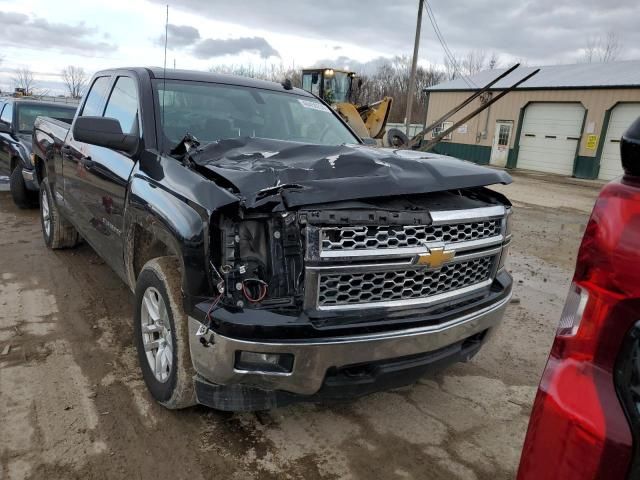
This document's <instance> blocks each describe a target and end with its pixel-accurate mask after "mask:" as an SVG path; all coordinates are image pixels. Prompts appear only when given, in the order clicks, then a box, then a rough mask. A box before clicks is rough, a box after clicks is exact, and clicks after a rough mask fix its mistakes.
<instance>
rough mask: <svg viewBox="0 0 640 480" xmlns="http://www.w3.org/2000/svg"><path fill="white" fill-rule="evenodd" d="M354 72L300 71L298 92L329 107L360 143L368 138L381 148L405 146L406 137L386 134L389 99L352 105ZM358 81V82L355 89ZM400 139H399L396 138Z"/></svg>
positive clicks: (332, 70) (317, 69)
mask: <svg viewBox="0 0 640 480" xmlns="http://www.w3.org/2000/svg"><path fill="white" fill-rule="evenodd" d="M355 79H356V74H355V72H350V71H348V70H340V69H336V68H313V69H305V70H303V71H302V88H303V90H306V91H308V92H311V93H313V94H314V95H317V96H318V97H320V98H322V99H323V100H324V101H325V102H327V103H328V104H330V105H331V106H332V107H333V108H334V109H335V110H336V111H337V112H338V113H339V114H340V116H341V117H342V118H343V119H344V120H345V121H346V122H347V123H348V124H349V126H350V127H351V128H352V129H353V131H354V132H356V134H358V136H359V137H360V138H362V139H364V140H366V139H368V138H370V139H373V140H375V142H376V143H377V144H378V145H381V146H401V144H403V143H406V142H408V139H407V138H406V136H405V135H404V134H403V133H402V132H399V131H396V129H393V130H394V131H393V132H390V133H392V135H388V134H386V133H387V132H386V129H385V127H386V125H387V119H388V118H389V113H390V112H391V105H392V103H393V99H392V98H391V97H384V98H383V99H382V100H379V101H377V102H374V103H370V104H368V105H356V104H354V103H352V97H353V87H354V84H353V82H354V80H355ZM361 85H362V80H361V79H358V86H361ZM399 136H400V137H403V138H399Z"/></svg>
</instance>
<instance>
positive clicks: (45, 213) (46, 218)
mask: <svg viewBox="0 0 640 480" xmlns="http://www.w3.org/2000/svg"><path fill="white" fill-rule="evenodd" d="M43 190H44V189H43ZM42 226H43V227H44V233H45V234H46V235H47V237H48V236H49V233H50V232H51V210H50V209H49V199H48V198H47V193H46V192H44V191H43V192H42Z"/></svg>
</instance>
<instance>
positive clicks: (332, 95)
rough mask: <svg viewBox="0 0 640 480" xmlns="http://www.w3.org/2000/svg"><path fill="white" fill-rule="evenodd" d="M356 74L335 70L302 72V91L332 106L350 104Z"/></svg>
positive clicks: (324, 69) (317, 69)
mask: <svg viewBox="0 0 640 480" xmlns="http://www.w3.org/2000/svg"><path fill="white" fill-rule="evenodd" d="M355 76H356V74H355V72H350V71H347V70H338V69H335V68H315V69H309V70H303V71H302V89H303V90H306V91H307V92H311V93H313V94H314V95H317V96H318V97H320V98H322V99H323V100H324V101H325V102H327V103H328V104H330V105H334V104H336V103H350V102H351V93H352V87H353V79H354V78H355Z"/></svg>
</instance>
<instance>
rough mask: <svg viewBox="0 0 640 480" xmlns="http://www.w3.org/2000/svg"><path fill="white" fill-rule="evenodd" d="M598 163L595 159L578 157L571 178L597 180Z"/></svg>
mask: <svg viewBox="0 0 640 480" xmlns="http://www.w3.org/2000/svg"><path fill="white" fill-rule="evenodd" d="M599 169H600V162H599V161H598V158H597V157H587V156H583V155H578V156H577V157H576V161H575V163H574V165H573V176H574V177H576V178H586V179H589V180H592V179H594V178H598V170H599Z"/></svg>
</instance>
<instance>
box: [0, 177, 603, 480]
mask: <svg viewBox="0 0 640 480" xmlns="http://www.w3.org/2000/svg"><path fill="white" fill-rule="evenodd" d="M497 189H499V190H500V191H502V192H504V193H506V194H507V195H508V196H509V197H510V198H511V199H512V201H514V204H515V211H516V215H515V224H514V234H515V240H514V246H513V247H512V250H511V252H512V255H511V260H510V268H511V270H512V273H513V275H514V278H515V283H516V286H515V292H514V300H513V301H512V303H511V304H510V305H509V308H508V311H507V315H506V318H505V321H504V323H503V326H502V328H501V329H500V331H499V332H498V333H497V334H496V335H495V336H494V337H493V339H492V341H491V343H490V344H488V345H487V346H486V347H485V349H484V350H483V351H482V352H481V353H480V355H478V356H477V357H476V358H474V359H473V360H472V361H471V362H469V363H466V364H460V365H457V366H454V367H453V368H451V369H449V370H447V371H446V372H445V373H443V374H440V375H438V376H436V377H433V378H425V379H423V380H422V381H420V382H419V383H418V384H417V385H415V386H412V387H408V388H405V389H402V390H399V391H393V392H388V393H381V394H376V395H373V396H370V397H367V398H364V399H360V400H357V401H354V402H353V403H348V404H340V405H330V406H329V405H298V406H293V407H289V408H283V409H280V410H276V411H272V412H269V413H259V414H226V413H220V412H216V411H213V410H210V409H207V408H203V407H197V408H192V409H189V410H187V411H180V412H170V411H167V410H165V409H163V408H162V407H160V406H159V405H157V404H155V403H154V402H153V401H151V399H150V397H149V395H148V394H147V392H146V389H145V387H144V384H143V382H142V378H141V376H140V373H139V371H138V367H137V360H136V355H135V351H134V347H133V344H132V321H131V318H132V305H131V302H132V298H131V295H130V294H129V291H128V289H127V288H126V287H125V285H124V284H123V283H121V282H120V280H119V279H118V278H117V277H116V275H115V274H114V273H112V272H111V270H110V269H109V268H108V267H107V266H106V265H105V264H104V262H103V261H102V260H100V258H99V257H98V256H97V255H95V254H94V253H93V251H92V250H91V248H89V247H88V246H86V245H83V246H81V247H80V248H78V249H76V250H72V251H60V252H51V251H48V250H46V249H45V247H44V243H43V240H42V235H41V232H40V224H39V220H38V213H37V211H22V210H18V209H16V208H15V207H14V206H13V203H12V202H11V198H10V197H9V194H8V193H6V192H0V266H1V268H0V353H3V354H1V355H0V465H1V467H0V479H2V480H4V479H22V478H34V479H40V478H48V479H58V478H59V479H63V478H64V479H68V478H82V479H93V478H127V479H130V478H145V479H146V478H154V479H163V478H173V479H179V478H189V479H201V478H213V477H215V478H222V479H254V478H255V479H263V478H264V479H272V478H273V479H276V478H277V479H285V478H304V479H314V478H326V479H332V478H340V479H343V478H345V479H351V478H352V479H369V478H374V477H375V478H380V479H387V478H398V479H409V478H416V479H418V478H420V479H424V478H430V479H431V478H433V479H458V478H460V479H491V480H498V479H507V478H512V477H513V475H514V472H515V469H516V468H517V464H518V460H519V455H520V449H521V446H522V441H523V438H524V434H525V431H526V426H527V421H528V415H529V411H530V407H531V403H532V401H533V398H534V395H535V390H536V386H537V383H538V380H539V376H540V373H541V371H542V369H543V367H544V364H545V361H546V357H547V353H548V350H549V347H550V344H551V341H552V337H553V334H554V330H555V327H556V324H557V321H558V318H559V314H560V311H561V309H562V305H563V302H564V296H565V292H566V291H567V288H568V285H569V281H570V278H571V274H572V272H573V264H574V261H575V256H576V251H577V248H578V244H579V240H580V237H581V235H582V232H583V230H584V227H585V223H586V221H587V219H588V215H589V211H590V209H591V206H592V205H593V201H594V199H595V197H596V196H597V192H598V186H597V185H593V184H579V183H575V182H569V183H567V182H564V181H562V180H558V179H553V178H548V177H544V176H533V175H518V176H517V177H515V183H514V184H513V185H510V186H507V187H499V188H497ZM7 346H9V351H8V353H6V354H4V351H5V350H6V349H7Z"/></svg>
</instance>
